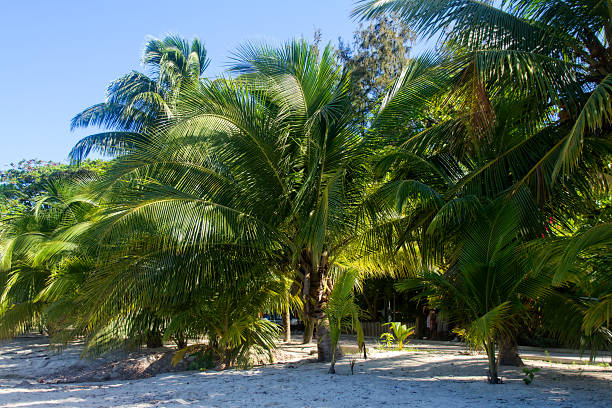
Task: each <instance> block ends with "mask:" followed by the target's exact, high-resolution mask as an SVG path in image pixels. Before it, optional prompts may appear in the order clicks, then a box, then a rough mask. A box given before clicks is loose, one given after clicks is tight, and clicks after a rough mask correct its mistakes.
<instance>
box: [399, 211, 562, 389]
mask: <svg viewBox="0 0 612 408" xmlns="http://www.w3.org/2000/svg"><path fill="white" fill-rule="evenodd" d="M520 224H521V223H520V214H519V212H518V211H517V209H516V207H515V206H514V205H513V204H512V203H510V204H503V203H502V204H500V203H491V204H489V205H487V206H486V207H484V208H483V210H482V211H481V212H480V213H479V216H478V218H477V220H476V221H474V222H472V223H469V224H467V225H465V226H463V227H462V228H461V229H460V230H459V231H458V232H457V242H458V247H457V251H456V253H455V254H454V255H453V257H452V259H450V260H449V262H450V264H451V266H450V268H448V269H446V270H444V269H437V268H432V269H429V270H424V271H422V273H421V276H420V277H418V278H413V279H408V280H404V281H400V282H399V283H398V284H397V286H398V288H399V289H401V290H413V289H415V288H423V289H424V291H423V292H422V293H421V296H424V297H425V296H427V297H429V299H430V302H431V303H432V304H433V305H434V306H436V307H440V308H441V309H442V310H443V311H444V312H445V313H446V314H447V315H448V316H449V317H450V319H451V321H452V322H454V323H456V324H457V325H458V326H459V327H461V328H464V329H465V338H466V340H468V341H469V343H470V344H472V345H473V346H474V347H477V348H480V347H482V348H484V350H485V351H486V353H487V358H488V361H489V371H488V380H489V383H491V384H497V383H499V382H500V379H499V376H498V364H499V361H498V359H497V357H496V350H497V346H498V345H499V344H500V342H501V341H502V339H504V338H505V337H508V336H512V335H513V327H515V326H516V325H517V324H519V323H520V322H521V317H522V316H524V315H525V313H526V308H525V306H524V302H526V301H527V300H528V299H536V298H538V297H540V296H542V295H545V294H546V293H547V291H548V290H549V288H550V280H551V275H550V273H549V270H547V269H546V268H540V269H538V268H534V267H533V265H532V264H531V261H530V257H529V256H528V254H529V252H530V250H529V246H528V245H526V243H525V242H524V241H523V240H522V239H521V231H520ZM502 348H503V344H502ZM501 352H502V350H500V354H501Z"/></svg>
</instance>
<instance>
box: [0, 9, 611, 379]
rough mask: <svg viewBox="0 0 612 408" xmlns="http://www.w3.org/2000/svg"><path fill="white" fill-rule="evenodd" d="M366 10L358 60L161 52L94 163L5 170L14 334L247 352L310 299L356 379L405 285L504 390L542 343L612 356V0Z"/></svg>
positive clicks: (281, 53)
mask: <svg viewBox="0 0 612 408" xmlns="http://www.w3.org/2000/svg"><path fill="white" fill-rule="evenodd" d="M357 3H358V4H357V5H356V10H355V15H356V16H359V17H360V18H363V19H373V20H372V21H374V22H373V23H371V24H370V25H369V26H367V27H366V28H362V29H361V31H358V32H357V33H356V35H355V44H354V49H349V48H347V47H346V46H341V47H340V49H339V50H335V49H334V48H333V47H332V46H331V45H328V46H326V47H324V48H320V47H319V46H318V45H317V44H311V43H308V42H307V41H305V40H293V41H289V42H287V43H285V44H283V45H281V46H278V47H272V46H268V45H266V44H245V45H243V46H242V47H240V48H239V49H238V50H236V52H235V53H234V54H233V56H232V61H233V62H232V65H231V67H230V68H229V69H228V72H227V76H225V77H221V78H216V79H209V78H206V76H205V69H206V67H207V65H208V59H207V58H206V50H205V48H204V46H203V44H202V43H201V42H200V41H199V40H197V39H195V40H193V41H192V42H188V41H186V40H183V39H181V38H178V37H175V36H170V37H166V38H164V39H162V40H151V41H149V42H148V43H147V45H146V47H145V51H144V56H143V63H144V66H145V68H146V72H144V73H141V72H132V73H130V74H128V75H125V76H123V77H122V78H120V79H118V80H117V81H114V82H113V83H111V84H110V86H109V88H108V90H107V99H106V100H105V101H104V102H103V103H100V104H97V105H94V106H92V107H90V108H87V109H85V110H84V111H83V112H81V113H79V114H78V115H77V116H75V118H74V119H73V122H72V126H73V127H96V126H97V127H100V128H101V132H99V133H95V134H93V135H91V136H88V137H86V138H84V139H82V140H81V141H80V142H79V143H77V145H76V146H75V147H74V148H73V149H72V151H71V152H70V158H71V160H72V162H73V165H72V166H65V165H61V166H57V165H54V164H51V163H49V164H45V163H29V164H28V163H22V164H21V165H20V166H18V167H17V168H14V169H11V170H8V171H6V172H3V173H2V178H1V181H2V183H3V184H1V186H2V190H1V192H2V197H4V201H2V203H1V207H0V208H1V209H2V214H1V215H2V218H1V220H0V222H1V225H2V227H1V228H2V229H1V235H0V240H1V243H0V245H1V250H2V263H1V269H0V288H1V289H2V295H1V298H0V337H2V338H10V337H12V336H15V335H17V334H18V333H21V332H24V331H27V330H32V329H34V328H36V329H40V330H43V331H45V332H47V333H48V334H49V335H50V336H51V337H52V340H53V341H55V342H58V343H62V342H66V341H69V340H71V339H74V338H77V337H78V338H84V339H85V342H86V351H87V352H89V353H92V354H96V353H102V352H105V351H107V350H111V349H114V348H119V347H137V346H140V345H142V344H146V345H147V346H149V347H157V346H160V345H161V344H162V343H163V341H169V340H172V341H174V342H175V343H176V344H177V346H178V347H179V349H181V352H180V353H179V354H178V356H182V355H184V354H185V353H187V352H191V351H196V350H202V349H205V350H206V353H209V354H207V355H212V356H214V357H213V359H214V361H215V362H216V364H218V365H221V366H235V365H248V364H249V361H250V357H251V355H252V353H266V352H268V351H269V350H270V349H271V348H273V347H274V344H275V341H276V340H277V339H278V337H279V327H278V326H277V325H275V324H274V323H271V322H269V321H267V320H263V319H261V316H262V315H263V314H264V313H279V314H283V315H285V316H286V317H288V314H289V311H293V312H294V313H296V314H299V316H300V317H301V319H302V320H303V321H304V322H305V324H306V328H305V333H304V341H306V342H309V341H310V340H311V338H312V333H313V332H312V331H313V329H314V328H315V327H316V328H317V335H318V351H319V358H320V359H321V360H325V361H332V367H331V370H330V371H331V372H333V363H334V362H335V358H336V345H337V342H338V339H339V336H340V333H341V332H342V330H347V329H348V330H355V331H356V332H357V333H358V339H359V343H360V346H362V345H363V332H362V329H361V325H360V322H359V320H360V319H361V318H364V317H366V312H365V311H363V310H362V309H361V308H360V307H359V306H358V305H357V303H356V302H357V298H358V295H359V294H360V293H362V290H363V288H364V287H365V286H364V285H367V284H368V279H370V278H376V277H385V278H387V279H393V281H385V282H390V283H389V284H390V285H394V289H396V290H398V291H400V292H403V293H406V294H405V296H406V297H410V298H414V299H418V301H419V302H421V304H427V305H429V306H430V307H433V308H438V309H439V310H440V311H441V312H442V313H443V314H444V316H445V317H446V318H447V319H448V321H449V322H450V323H451V324H453V325H454V326H455V328H456V329H457V330H456V331H457V332H460V333H462V335H463V336H464V338H465V340H466V341H467V342H468V343H469V344H470V345H472V346H473V347H475V348H483V349H484V350H485V351H486V353H487V356H488V358H489V373H488V377H489V381H490V382H491V383H497V382H499V378H498V375H497V367H498V364H499V360H500V359H502V360H506V359H508V358H510V359H511V357H512V356H513V355H514V356H516V346H517V342H518V339H519V338H522V336H525V335H526V332H527V331H531V333H532V334H533V331H537V332H538V333H540V334H543V335H546V336H549V337H551V338H554V339H556V341H558V342H560V343H562V344H566V345H568V346H572V347H581V348H585V349H590V350H592V351H593V352H596V351H597V350H602V349H608V350H610V349H612V332H611V331H610V321H609V320H610V311H611V309H612V288H611V286H610V285H611V282H612V267H611V265H612V259H611V258H612V255H611V252H610V248H611V246H612V212H611V210H610V208H611V207H610V204H611V202H610V190H609V181H610V171H611V160H610V158H611V153H612V138H611V132H612V123H611V118H612V95H611V94H612V44H611V40H612V20H611V16H612V5H611V4H610V2H607V3H606V2H602V1H595V0H571V1H570V0H565V1H561V0H554V1H522V0H514V1H505V2H503V4H502V5H501V7H499V8H498V7H496V6H495V5H494V4H489V3H488V2H477V1H469V0H459V1H450V0H449V1H438V2H431V1H423V0H377V1H373V0H367V1H365V0H364V1H359V2H357ZM386 13H391V14H386ZM414 36H417V37H416V38H419V37H418V36H421V37H435V38H436V39H437V40H438V46H437V47H436V49H435V50H432V51H431V52H429V53H425V54H423V55H421V56H418V57H414V58H409V55H408V49H409V45H410V41H411V40H412V39H413V37H414ZM92 152H96V153H98V154H101V155H105V156H108V157H109V158H110V159H111V160H109V161H106V162H100V161H95V162H92V161H88V160H86V158H87V157H88V156H89V155H90V154H91V153H92ZM363 293H367V290H366V291H365V292H363ZM374 309H376V308H375V307H374ZM373 317H374V318H376V316H373ZM397 327H398V328H399V327H403V326H401V325H400V324H399V323H398V326H397ZM286 329H288V327H286ZM398 330H399V329H398ZM188 342H191V343H192V344H193V343H197V344H196V345H192V346H189V347H187V345H188ZM497 350H499V354H497Z"/></svg>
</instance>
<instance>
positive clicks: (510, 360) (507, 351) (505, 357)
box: [498, 337, 525, 367]
mask: <svg viewBox="0 0 612 408" xmlns="http://www.w3.org/2000/svg"><path fill="white" fill-rule="evenodd" d="M498 360H499V365H503V366H514V367H523V366H524V365H525V364H523V360H522V359H521V356H519V354H518V343H517V341H516V337H513V338H505V337H504V338H503V339H502V340H501V343H500V347H499V357H498Z"/></svg>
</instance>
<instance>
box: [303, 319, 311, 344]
mask: <svg viewBox="0 0 612 408" xmlns="http://www.w3.org/2000/svg"><path fill="white" fill-rule="evenodd" d="M313 334H314V321H313V320H312V319H311V318H310V317H307V318H306V319H305V320H304V338H303V339H302V343H304V344H309V343H310V342H312V336H313Z"/></svg>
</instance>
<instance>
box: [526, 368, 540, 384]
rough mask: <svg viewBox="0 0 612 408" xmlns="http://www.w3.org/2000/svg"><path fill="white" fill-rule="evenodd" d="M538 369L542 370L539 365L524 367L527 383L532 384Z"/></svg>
mask: <svg viewBox="0 0 612 408" xmlns="http://www.w3.org/2000/svg"><path fill="white" fill-rule="evenodd" d="M538 371H540V369H539V368H538V367H533V368H527V367H523V373H525V378H523V381H524V382H525V384H527V385H529V384H531V383H532V382H533V378H534V377H535V373H537V372H538Z"/></svg>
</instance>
